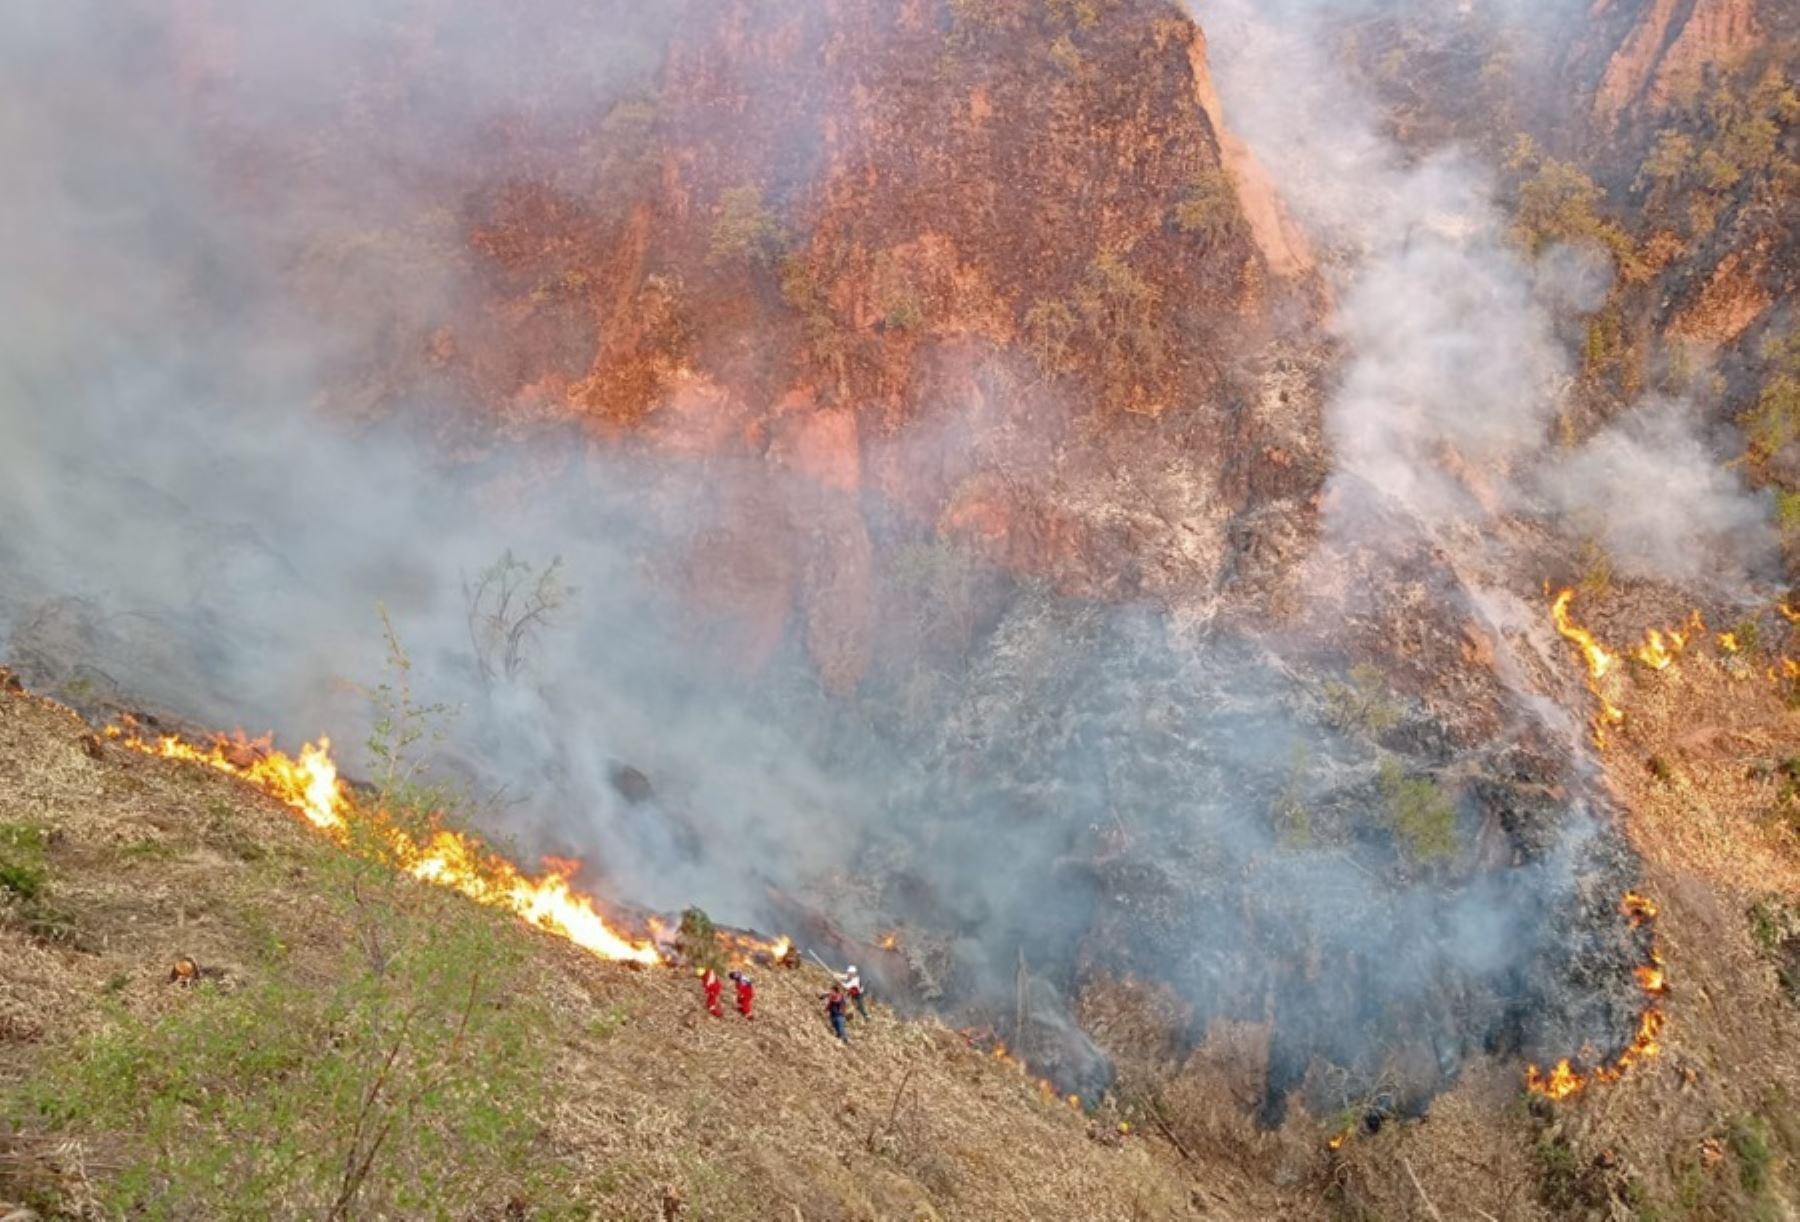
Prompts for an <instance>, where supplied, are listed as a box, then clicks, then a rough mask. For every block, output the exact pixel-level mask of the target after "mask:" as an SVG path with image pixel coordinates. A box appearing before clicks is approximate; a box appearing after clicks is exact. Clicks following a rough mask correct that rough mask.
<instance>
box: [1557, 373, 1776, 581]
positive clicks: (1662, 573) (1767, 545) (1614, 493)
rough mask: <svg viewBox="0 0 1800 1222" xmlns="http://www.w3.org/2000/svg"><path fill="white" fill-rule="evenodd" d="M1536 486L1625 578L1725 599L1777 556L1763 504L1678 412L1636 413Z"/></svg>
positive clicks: (1659, 407) (1675, 408)
mask: <svg viewBox="0 0 1800 1222" xmlns="http://www.w3.org/2000/svg"><path fill="white" fill-rule="evenodd" d="M1538 484H1539V486H1540V487H1541V488H1542V489H1543V492H1544V496H1545V499H1546V500H1547V501H1548V502H1549V503H1550V504H1551V505H1553V506H1555V508H1556V510H1557V511H1558V512H1559V513H1560V514H1561V515H1562V516H1563V518H1564V520H1565V521H1567V522H1568V523H1569V525H1570V526H1571V527H1572V528H1574V529H1576V530H1578V531H1581V532H1583V533H1585V534H1587V535H1588V536H1590V537H1592V538H1595V539H1597V540H1599V541H1600V542H1601V544H1602V545H1604V547H1605V548H1606V551H1607V554H1608V555H1610V556H1611V557H1612V559H1613V561H1614V563H1615V564H1616V565H1617V566H1618V570H1619V571H1620V573H1622V574H1623V575H1625V576H1630V577H1643V578H1649V579H1651V580H1658V579H1660V580H1669V581H1678V582H1684V583H1688V584H1692V585H1713V586H1718V587H1723V588H1726V589H1732V588H1735V587H1737V586H1740V585H1741V584H1742V581H1743V578H1744V575H1745V574H1747V573H1752V572H1755V571H1756V570H1757V569H1758V568H1760V567H1761V566H1762V565H1763V564H1764V562H1766V561H1767V559H1768V557H1769V556H1771V555H1772V554H1773V552H1774V550H1775V532H1774V529H1773V526H1772V525H1771V521H1770V510H1769V506H1768V504H1767V503H1766V502H1764V501H1761V500H1758V499H1756V498H1753V497H1751V496H1750V495H1749V494H1748V493H1747V492H1746V491H1745V489H1744V485H1743V482H1742V481H1741V480H1740V479H1739V478H1738V476H1737V474H1736V473H1735V472H1734V471H1732V470H1730V469H1728V468H1726V467H1725V466H1724V465H1723V464H1722V463H1721V462H1720V461H1719V454H1718V451H1717V449H1716V448H1715V447H1713V446H1711V445H1708V444H1707V442H1706V440H1705V439H1704V438H1703V437H1702V436H1701V435H1700V432H1699V430H1698V427H1697V425H1696V422H1695V421H1694V418H1693V413H1692V411H1691V409H1689V408H1687V407H1685V406H1684V405H1682V404H1679V403H1651V404H1646V405H1644V406H1642V407H1639V408H1638V409H1637V410H1636V411H1634V412H1632V413H1631V414H1630V415H1628V416H1626V417H1625V418H1624V419H1622V420H1620V421H1619V422H1618V423H1617V424H1614V425H1612V426H1611V427H1609V428H1607V429H1605V430H1603V431H1602V432H1600V433H1598V434H1596V435H1595V436H1594V437H1593V438H1592V439H1591V440H1589V441H1588V442H1587V444H1585V445H1583V446H1582V447H1581V448H1580V449H1579V450H1577V451H1575V452H1573V453H1571V454H1570V455H1568V456H1567V457H1566V458H1565V459H1564V460H1563V461H1561V462H1559V463H1556V464H1555V465H1554V466H1552V467H1550V468H1549V469H1548V470H1547V471H1546V472H1545V473H1544V475H1542V476H1541V477H1540V478H1539V480H1538Z"/></svg>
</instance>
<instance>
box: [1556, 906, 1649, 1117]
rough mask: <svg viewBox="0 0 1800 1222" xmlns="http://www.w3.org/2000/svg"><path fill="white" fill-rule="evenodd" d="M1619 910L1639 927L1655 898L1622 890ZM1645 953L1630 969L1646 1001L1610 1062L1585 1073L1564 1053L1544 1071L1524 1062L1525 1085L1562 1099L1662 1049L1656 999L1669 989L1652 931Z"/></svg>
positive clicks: (1621, 1072)
mask: <svg viewBox="0 0 1800 1222" xmlns="http://www.w3.org/2000/svg"><path fill="white" fill-rule="evenodd" d="M1619 910H1620V911H1621V912H1623V913H1624V914H1625V919H1626V920H1627V921H1629V922H1630V923H1631V927H1632V928H1633V929H1642V928H1644V927H1646V926H1648V925H1649V924H1650V923H1651V922H1653V921H1655V920H1656V902H1655V901H1654V900H1652V899H1650V897H1649V896H1646V895H1640V894H1639V893H1638V892H1636V891H1627V892H1626V893H1625V895H1624V897H1623V898H1622V899H1621V900H1620V901H1619ZM1649 955H1650V962H1649V963H1646V964H1642V965H1640V966H1638V967H1637V968H1634V969H1633V974H1634V975H1635V976H1636V977H1637V982H1638V987H1639V988H1641V989H1642V990H1643V991H1644V994H1645V996H1646V997H1647V998H1648V999H1649V1005H1648V1006H1647V1007H1646V1008H1645V1010H1644V1013H1643V1015H1642V1017H1640V1018H1639V1019H1638V1029H1637V1034H1636V1035H1634V1036H1633V1037H1632V1040H1631V1043H1630V1044H1628V1045H1627V1046H1626V1047H1625V1050H1624V1051H1623V1052H1621V1053H1619V1055H1618V1056H1617V1057H1615V1058H1614V1059H1613V1062H1612V1064H1610V1065H1597V1066H1595V1067H1594V1068H1593V1069H1590V1070H1588V1071H1586V1072H1585V1073H1584V1072H1582V1071H1581V1070H1578V1069H1576V1068H1575V1065H1574V1063H1573V1061H1571V1059H1570V1058H1568V1057H1564V1058H1563V1059H1562V1060H1560V1061H1558V1062H1557V1063H1556V1064H1555V1066H1553V1067H1552V1068H1551V1069H1550V1071H1549V1072H1548V1073H1546V1072H1544V1071H1543V1070H1541V1069H1539V1068H1538V1067H1537V1066H1536V1065H1527V1066H1526V1067H1525V1085H1526V1086H1527V1087H1528V1088H1529V1089H1531V1090H1533V1091H1536V1092H1537V1093H1538V1094H1540V1095H1544V1096H1546V1097H1547V1098H1550V1099H1566V1098H1568V1097H1569V1096H1570V1095H1573V1094H1575V1093H1576V1092H1577V1091H1579V1090H1581V1089H1582V1088H1584V1087H1586V1086H1588V1085H1589V1084H1590V1083H1594V1082H1617V1081H1618V1080H1619V1079H1620V1078H1622V1077H1624V1076H1625V1071H1626V1070H1627V1069H1629V1068H1631V1066H1633V1065H1635V1064H1637V1063H1638V1062H1639V1061H1645V1060H1648V1059H1650V1058H1651V1057H1653V1056H1656V1055H1657V1054H1659V1053H1660V1052H1662V1031H1663V1026H1664V1024H1665V1023H1666V1021H1667V1020H1666V1019H1665V1018H1664V1016H1663V1012H1662V1011H1661V1010H1659V1009H1657V1006H1656V1002H1657V999H1658V998H1660V997H1662V995H1663V994H1665V993H1667V992H1668V991H1669V983H1668V977H1667V976H1666V975H1665V974H1664V972H1663V962H1662V955H1661V953H1660V952H1659V951H1658V950H1657V946H1656V939H1655V934H1654V933H1652V935H1651V940H1650V951H1649Z"/></svg>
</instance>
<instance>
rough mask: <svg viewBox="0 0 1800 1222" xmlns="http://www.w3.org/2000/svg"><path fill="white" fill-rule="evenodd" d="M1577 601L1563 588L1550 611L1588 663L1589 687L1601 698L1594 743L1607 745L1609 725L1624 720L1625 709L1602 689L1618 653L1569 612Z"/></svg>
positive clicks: (1571, 593) (1599, 745)
mask: <svg viewBox="0 0 1800 1222" xmlns="http://www.w3.org/2000/svg"><path fill="white" fill-rule="evenodd" d="M1574 601H1575V591H1574V590H1572V589H1569V590H1563V591H1562V592H1561V593H1559V594H1557V596H1556V599H1555V601H1554V602H1552V603H1551V604H1550V614H1551V617H1552V618H1553V619H1555V621H1556V630H1557V632H1559V633H1561V634H1562V636H1563V638H1564V639H1565V640H1568V641H1572V642H1574V644H1575V646H1576V647H1577V648H1578V649H1580V650H1581V659H1582V661H1583V662H1584V663H1586V665H1587V675H1588V679H1587V684H1588V690H1589V691H1590V692H1592V693H1593V694H1594V699H1595V700H1597V701H1599V702H1600V711H1599V712H1598V713H1596V714H1595V715H1594V744H1595V745H1596V746H1598V747H1605V746H1606V727H1607V726H1616V725H1618V724H1620V723H1621V722H1623V721H1624V720H1625V712H1624V710H1623V709H1621V708H1619V707H1618V706H1617V705H1615V704H1614V703H1613V702H1612V701H1610V700H1608V699H1607V698H1606V696H1605V694H1604V693H1602V692H1601V690H1600V680H1602V679H1604V678H1605V677H1606V676H1607V675H1609V674H1611V673H1612V671H1613V669H1614V668H1615V667H1617V666H1618V664H1619V658H1618V655H1617V654H1614V653H1612V652H1610V651H1609V650H1608V649H1607V648H1606V646H1604V645H1602V644H1601V643H1600V642H1599V641H1597V640H1595V639H1594V634H1593V633H1591V632H1589V631H1588V630H1587V629H1586V628H1583V627H1582V626H1581V625H1580V624H1577V623H1576V622H1575V620H1574V618H1573V617H1572V616H1571V615H1570V614H1569V604H1570V603H1572V602H1574Z"/></svg>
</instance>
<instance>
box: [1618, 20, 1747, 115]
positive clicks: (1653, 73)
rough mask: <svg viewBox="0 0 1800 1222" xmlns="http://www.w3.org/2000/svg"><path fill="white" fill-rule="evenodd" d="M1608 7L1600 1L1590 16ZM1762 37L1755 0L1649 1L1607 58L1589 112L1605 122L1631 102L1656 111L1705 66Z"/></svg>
mask: <svg viewBox="0 0 1800 1222" xmlns="http://www.w3.org/2000/svg"><path fill="white" fill-rule="evenodd" d="M1613 8H1614V4H1613V3H1612V0H1602V2H1601V3H1600V4H1599V5H1597V6H1596V9H1595V15H1596V17H1599V18H1605V17H1606V16H1608V15H1609V14H1610V13H1611V10H1612V9H1613ZM1761 36H1762V35H1761V29H1760V26H1759V22H1758V20H1757V15H1756V0H1648V2H1647V3H1644V4H1643V5H1642V6H1641V11H1639V12H1637V13H1636V14H1634V15H1632V16H1631V17H1630V22H1629V24H1628V25H1627V26H1626V32H1625V35H1624V37H1623V39H1622V41H1620V42H1619V44H1618V45H1617V47H1616V48H1615V49H1614V50H1613V51H1612V52H1611V54H1610V56H1609V58H1608V59H1607V61H1606V69H1605V72H1604V74H1603V75H1602V77H1601V80H1600V84H1599V88H1598V89H1597V90H1596V92H1595V94H1594V115H1595V117H1596V118H1597V119H1598V120H1600V121H1601V123H1602V124H1604V125H1608V126H1610V125H1613V124H1616V123H1618V122H1619V121H1620V119H1621V118H1622V117H1623V116H1624V115H1625V114H1626V113H1627V112H1629V111H1630V110H1632V109H1633V108H1636V107H1645V108H1647V109H1648V110H1650V111H1651V112H1655V111H1659V110H1661V109H1663V108H1664V107H1665V106H1667V105H1668V103H1669V101H1670V99H1671V98H1672V97H1673V96H1674V95H1675V93H1676V91H1677V90H1679V89H1681V88H1682V87H1683V86H1684V85H1685V84H1689V83H1697V82H1698V80H1699V78H1700V74H1701V73H1702V72H1703V71H1704V70H1706V69H1708V68H1711V67H1715V66H1717V65H1721V64H1728V63H1730V62H1731V61H1733V60H1734V59H1736V58H1737V57H1738V56H1740V55H1742V54H1743V53H1744V52H1745V51H1747V50H1748V49H1750V48H1751V47H1752V46H1754V45H1755V44H1756V42H1757V41H1758V40H1759V39H1760V38H1761Z"/></svg>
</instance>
